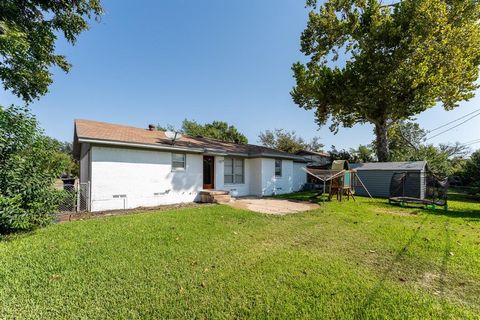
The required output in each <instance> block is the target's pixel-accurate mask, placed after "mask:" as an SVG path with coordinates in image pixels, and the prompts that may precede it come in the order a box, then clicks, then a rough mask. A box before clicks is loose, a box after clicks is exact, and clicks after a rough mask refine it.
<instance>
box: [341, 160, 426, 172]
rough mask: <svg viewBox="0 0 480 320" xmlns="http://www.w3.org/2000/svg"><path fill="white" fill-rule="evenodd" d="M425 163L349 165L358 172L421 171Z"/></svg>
mask: <svg viewBox="0 0 480 320" xmlns="http://www.w3.org/2000/svg"><path fill="white" fill-rule="evenodd" d="M426 165H427V161H403V162H367V163H351V164H350V168H352V169H356V170H358V171H363V170H365V171H376V170H386V171H421V170H424V169H425V166H426Z"/></svg>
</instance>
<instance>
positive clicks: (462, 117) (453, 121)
mask: <svg viewBox="0 0 480 320" xmlns="http://www.w3.org/2000/svg"><path fill="white" fill-rule="evenodd" d="M477 112H480V109H478V110H475V111H472V112H470V113H468V114H466V115H464V116H461V117H460V118H458V119H455V120H452V121H450V122H448V123H445V124H443V125H441V126H440V127H436V128H435V129H432V130H428V133H431V132H433V131H437V130H438V129H442V128H444V127H446V126H448V125H450V124H452V123H455V122H457V121H459V120H462V119H465V118H466V117H468V116H469V115H472V114H474V113H477Z"/></svg>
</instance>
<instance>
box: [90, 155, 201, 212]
mask: <svg viewBox="0 0 480 320" xmlns="http://www.w3.org/2000/svg"><path fill="white" fill-rule="evenodd" d="M91 158H92V160H91V210H92V211H102V210H113V209H131V208H137V207H142V206H145V207H147V206H157V205H163V204H172V203H182V202H192V201H194V200H196V199H197V196H198V191H199V190H201V189H202V186H203V158H202V155H197V154H187V163H186V170H185V171H172V166H171V159H172V156H171V153H170V152H159V151H148V150H139V149H123V148H109V147H98V146H94V147H92V149H91ZM114 195H126V197H125V198H114Z"/></svg>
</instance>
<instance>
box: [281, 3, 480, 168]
mask: <svg viewBox="0 0 480 320" xmlns="http://www.w3.org/2000/svg"><path fill="white" fill-rule="evenodd" d="M307 6H310V7H311V8H312V10H311V12H310V14H309V20H308V24H307V27H306V29H305V31H304V32H303V33H302V36H301V51H302V52H303V53H304V54H305V55H306V56H307V57H309V59H310V61H309V62H308V63H306V64H302V63H300V62H298V63H296V64H294V65H293V71H294V77H295V79H296V86H295V87H294V89H293V91H292V92H291V94H292V97H293V99H294V101H295V103H297V104H298V105H299V106H300V107H302V108H305V109H307V110H310V109H314V110H315V116H316V122H317V123H318V124H319V125H324V124H326V123H327V121H328V120H331V121H332V124H331V126H330V129H331V130H332V131H333V132H336V131H337V130H338V128H339V126H340V125H342V126H344V127H352V126H353V125H355V124H358V123H360V124H364V123H371V124H373V125H374V127H375V135H376V140H375V145H376V153H377V158H378V160H379V161H388V159H389V144H388V128H389V127H390V126H392V125H393V124H395V123H397V122H398V121H401V120H407V119H409V118H410V117H412V116H413V115H415V114H418V113H420V112H422V111H425V110H426V109H428V108H430V107H433V106H435V105H436V104H437V103H438V102H439V101H440V102H441V103H442V104H443V106H444V108H445V109H446V110H451V109H453V108H455V107H456V106H457V104H458V102H459V101H462V100H468V99H470V98H472V97H473V95H474V91H475V89H476V88H477V87H478V85H477V84H476V82H475V81H476V80H477V78H478V72H479V70H478V66H479V64H480V24H479V23H478V21H479V19H480V3H479V2H478V1H470V0H458V1H448V0H403V1H400V2H397V3H395V4H392V5H384V4H382V1H380V0H368V1H367V0H347V1H338V0H327V1H325V2H324V3H323V4H322V5H321V6H317V1H316V0H308V1H307ZM340 52H344V53H343V54H342V60H344V61H342V63H337V62H336V61H337V59H338V58H339V57H340Z"/></svg>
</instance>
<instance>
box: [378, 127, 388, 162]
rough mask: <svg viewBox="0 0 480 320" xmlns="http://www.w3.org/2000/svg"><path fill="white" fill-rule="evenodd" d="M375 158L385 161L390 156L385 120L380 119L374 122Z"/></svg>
mask: <svg viewBox="0 0 480 320" xmlns="http://www.w3.org/2000/svg"><path fill="white" fill-rule="evenodd" d="M375 135H376V136H377V137H376V145H377V146H376V147H377V158H378V161H379V162H387V161H388V159H389V158H390V150H389V149H388V137H387V122H386V121H381V122H378V123H376V124H375Z"/></svg>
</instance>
